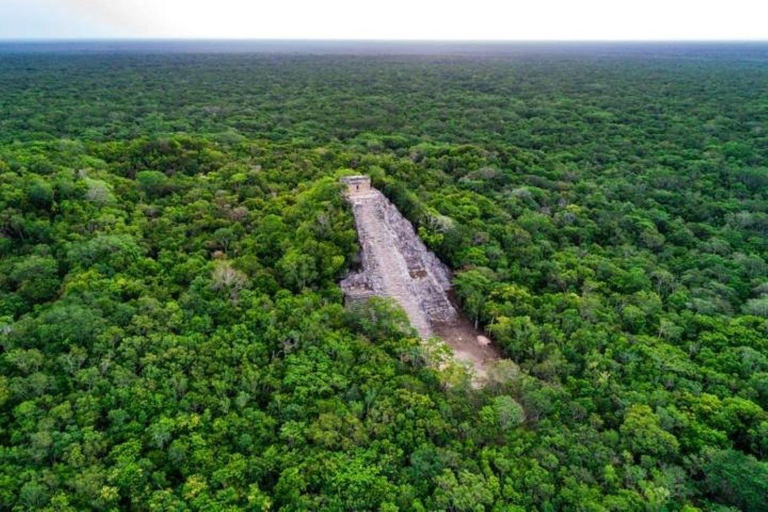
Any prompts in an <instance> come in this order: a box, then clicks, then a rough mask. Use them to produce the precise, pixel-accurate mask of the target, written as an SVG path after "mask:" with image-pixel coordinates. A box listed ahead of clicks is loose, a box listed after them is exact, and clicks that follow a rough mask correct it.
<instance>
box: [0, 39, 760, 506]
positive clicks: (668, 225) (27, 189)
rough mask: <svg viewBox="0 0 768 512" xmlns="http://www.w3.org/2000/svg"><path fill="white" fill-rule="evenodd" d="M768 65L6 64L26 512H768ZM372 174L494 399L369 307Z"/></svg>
mask: <svg viewBox="0 0 768 512" xmlns="http://www.w3.org/2000/svg"><path fill="white" fill-rule="evenodd" d="M641 50H642V51H641ZM766 64H768V47H765V46H764V45H763V46H761V45H753V46H745V47H738V46H737V47H730V46H723V47H714V48H713V47H706V48H697V47H695V46H684V47H680V48H665V49H664V51H660V50H659V51H654V49H653V48H650V49H649V48H642V49H638V48H636V49H634V50H631V49H629V50H622V51H618V50H617V51H603V52H601V53H594V52H590V51H587V49H578V48H577V49H574V50H572V51H557V50H556V48H555V49H553V48H532V49H528V50H526V49H522V50H519V51H510V52H508V53H505V52H502V51H498V52H495V53H490V54H487V55H480V54H476V55H470V54H469V53H466V54H465V53H450V52H447V53H440V52H437V51H434V52H432V53H429V54H427V53H423V54H414V55H407V54H373V53H372V54H366V55H354V54H348V55H340V54H333V53H324V54H323V53H318V54H309V53H302V52H295V53H269V52H266V53H258V52H254V53H205V52H196V51H190V52H174V53H163V52H159V51H149V50H145V51H137V52H114V53H109V52H86V51H71V52H58V53H57V52H55V51H39V52H25V51H24V50H23V48H22V49H18V48H15V49H12V50H8V51H0V510H8V511H27V510H43V511H62V512H63V511H75V510H78V511H79V510H105V511H107V510H110V511H111V510H135V511H144V510H157V511H160V510H162V511H165V510H169V511H236V510H258V511H267V510H283V511H304V510H306V511H310V510H313V511H314V510H330V511H336V510H338V511H342V510H375V511H382V512H384V511H386V512H393V511H396V510H402V511H410V510H413V511H436V510H446V511H483V510H489V511H499V512H501V511H505V512H513V511H529V510H530V511H542V512H548V511H556V510H573V511H595V512H597V511H617V512H618V511H621V512H625V511H676V510H679V511H685V512H695V511H712V512H729V511H730V512H732V511H738V510H745V511H766V510H768V412H767V411H768V96H766V91H768V65H766ZM349 173H358V174H367V175H369V176H371V177H372V179H373V182H374V184H375V185H376V186H377V187H378V188H379V189H380V190H381V191H382V192H384V193H385V195H386V196H387V197H388V198H389V199H390V200H391V201H393V202H394V203H395V204H396V205H397V206H398V208H399V209H400V211H401V212H402V213H403V214H404V215H405V216H406V217H407V218H408V219H409V220H410V221H411V222H412V223H413V224H414V226H416V227H417V229H418V232H419V234H420V235H421V237H422V239H423V240H424V241H425V243H426V244H427V245H428V246H429V247H430V249H432V250H433V251H434V252H435V253H436V254H437V255H439V256H440V258H441V259H442V260H443V261H444V262H445V263H446V264H447V265H449V266H450V267H451V269H453V271H454V272H455V277H454V285H455V289H456V292H457V296H458V300H459V302H460V304H461V307H462V309H463V311H464V313H465V314H466V315H467V316H468V317H469V318H470V319H471V320H472V321H476V322H477V323H478V325H479V326H480V328H481V329H482V330H483V331H484V332H486V333H487V334H488V336H489V337H491V338H492V339H493V340H494V343H495V344H496V346H497V347H498V348H499V350H500V351H501V352H502V353H503V355H504V357H505V358H506V362H505V363H503V364H500V365H499V368H498V376H497V378H495V379H494V380H493V382H491V383H489V384H488V385H486V386H485V387H482V388H480V389H476V388H474V387H472V386H471V385H470V384H469V381H468V380H467V379H466V378H462V377H461V375H459V376H458V377H457V376H456V375H454V374H451V373H450V372H448V371H443V370H441V369H440V368H438V367H436V366H435V365H434V364H431V358H432V357H433V354H432V353H431V352H430V350H429V347H428V346H427V345H426V344H425V343H423V342H422V341H421V340H419V338H418V336H417V335H416V333H415V332H414V330H413V329H412V328H411V327H410V326H409V325H408V324H407V320H406V319H405V316H404V314H403V312H402V311H401V310H399V309H398V308H397V307H396V306H395V305H394V304H393V303H392V302H389V301H387V300H384V299H373V300H372V301H371V302H370V304H369V307H368V308H349V307H345V305H344V301H343V297H342V293H341V291H340V289H339V286H338V282H339V281H340V280H341V279H342V278H343V277H344V276H345V275H346V274H347V273H348V272H349V271H350V269H352V268H354V267H355V265H356V264H357V262H358V251H359V246H358V240H357V234H356V231H355V227H354V221H353V216H352V212H351V210H350V207H349V205H348V204H347V203H346V202H345V200H344V198H343V196H342V194H341V191H342V186H341V184H340V183H339V177H340V176H342V175H345V174H349Z"/></svg>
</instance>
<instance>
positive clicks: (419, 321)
mask: <svg viewBox="0 0 768 512" xmlns="http://www.w3.org/2000/svg"><path fill="white" fill-rule="evenodd" d="M347 198H348V200H349V201H350V202H351V203H352V206H353V210H354V214H355V224H356V226H357V231H358V238H359V240H360V244H361V247H362V251H361V253H362V271H361V272H359V273H357V274H353V275H351V276H349V277H348V278H346V279H345V280H344V281H342V283H341V285H342V288H343V289H344V291H345V293H346V294H347V295H348V296H350V297H354V296H355V295H357V296H360V297H365V296H369V295H372V294H373V295H380V296H384V297H391V298H393V299H395V300H396V301H397V302H398V303H399V304H400V306H401V307H402V308H403V310H404V311H405V313H406V315H407V316H408V319H409V320H410V322H411V325H412V326H413V327H414V328H415V329H416V330H417V331H418V333H419V335H420V336H421V337H422V338H424V339H426V338H428V337H430V336H433V335H436V336H438V337H439V338H441V339H442V340H443V341H444V342H445V343H446V344H447V345H448V346H450V347H451V348H452V349H453V353H454V357H455V359H456V360H457V361H460V362H463V363H466V364H468V365H469V366H470V368H471V370H472V371H473V372H474V374H475V376H476V380H478V379H479V380H482V379H483V378H484V377H485V376H486V375H487V373H488V370H489V368H490V366H491V365H492V364H493V363H494V362H495V361H496V360H498V359H499V358H500V354H499V352H498V351H497V350H496V349H495V348H494V347H493V346H492V345H489V344H488V342H489V340H488V339H487V338H485V337H483V336H481V334H480V333H479V332H477V331H476V330H475V329H474V327H473V326H472V324H471V323H470V322H469V321H468V320H467V319H466V318H464V317H463V316H462V315H461V313H460V311H459V310H458V308H456V307H455V306H454V304H453V302H452V300H451V298H450V294H451V284H450V282H451V272H450V270H449V269H448V268H447V267H446V266H445V265H443V264H442V263H441V262H440V261H439V260H438V259H437V257H436V256H435V255H434V254H433V253H431V252H430V251H429V250H428V249H427V248H426V246H424V244H423V242H422V241H421V240H420V239H419V237H418V236H417V235H416V233H415V231H414V229H413V226H412V225H411V224H410V223H409V222H408V221H407V220H406V219H405V218H404V217H403V216H402V215H401V214H400V212H399V211H398V210H397V208H395V206H394V205H392V203H391V202H389V200H388V199H387V198H386V197H385V196H384V195H383V194H382V193H381V192H379V191H378V190H376V189H373V188H370V187H363V189H362V190H359V189H358V188H357V187H356V188H351V189H350V190H349V191H348V193H347Z"/></svg>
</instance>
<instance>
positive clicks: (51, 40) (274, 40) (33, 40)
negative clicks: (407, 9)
mask: <svg viewBox="0 0 768 512" xmlns="http://www.w3.org/2000/svg"><path fill="white" fill-rule="evenodd" d="M173 41H176V42H181V41H183V42H272V43H280V42H284V43H290V42H303V43H768V37H766V38H761V39H757V38H755V39H750V38H747V39H686V38H680V39H404V38H393V39H386V38H377V39H360V38H259V37H253V38H250V37H243V38H241V37H165V36H158V37H140V36H139V37H134V36H130V37H114V38H112V37H52V38H46V37H14V38H3V37H0V43H36V42H40V43H58V42H173Z"/></svg>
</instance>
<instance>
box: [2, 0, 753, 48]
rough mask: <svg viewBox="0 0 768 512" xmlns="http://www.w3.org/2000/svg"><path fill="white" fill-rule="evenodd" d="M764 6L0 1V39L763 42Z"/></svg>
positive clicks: (633, 1) (728, 0) (683, 0)
mask: <svg viewBox="0 0 768 512" xmlns="http://www.w3.org/2000/svg"><path fill="white" fill-rule="evenodd" d="M767 20H768V0H725V1H724V0H717V1H716V0H524V1H521V0H461V1H458V0H268V1H265V0H0V39H83V38H94V39H122V38H153V39H154V38H177V39H197V38H201V39H406V40H414V39H415V40H440V39H450V40H567V41H571V40H589V41H595V40H741V41H744V40H768V22H767Z"/></svg>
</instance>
